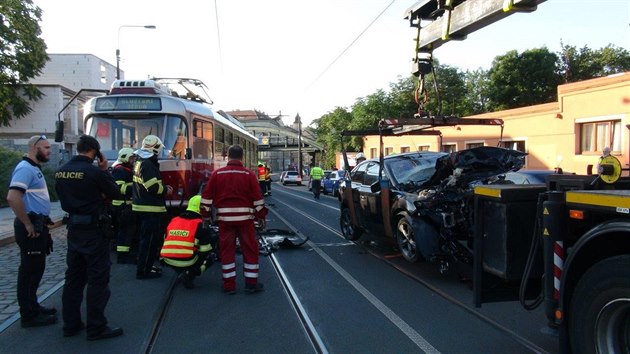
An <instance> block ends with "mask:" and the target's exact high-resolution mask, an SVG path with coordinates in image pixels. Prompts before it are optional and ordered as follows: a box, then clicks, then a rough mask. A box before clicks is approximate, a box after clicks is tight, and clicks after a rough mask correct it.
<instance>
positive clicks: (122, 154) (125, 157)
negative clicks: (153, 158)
mask: <svg viewBox="0 0 630 354" xmlns="http://www.w3.org/2000/svg"><path fill="white" fill-rule="evenodd" d="M132 155H133V149H132V148H122V149H120V151H118V161H120V162H122V163H126V162H129V158H130V157H131V156H132Z"/></svg>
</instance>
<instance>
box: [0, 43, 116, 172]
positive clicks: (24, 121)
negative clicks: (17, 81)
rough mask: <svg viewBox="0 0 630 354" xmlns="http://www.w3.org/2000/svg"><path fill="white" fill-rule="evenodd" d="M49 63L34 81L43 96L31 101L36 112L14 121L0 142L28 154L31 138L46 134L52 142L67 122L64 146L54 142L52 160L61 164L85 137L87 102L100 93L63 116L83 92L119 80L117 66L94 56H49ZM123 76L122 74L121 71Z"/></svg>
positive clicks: (82, 98) (78, 102) (79, 101)
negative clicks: (57, 126)
mask: <svg viewBox="0 0 630 354" xmlns="http://www.w3.org/2000/svg"><path fill="white" fill-rule="evenodd" d="M48 56H49V58H50V59H49V61H48V62H47V63H46V66H45V67H44V68H43V69H42V73H41V75H40V76H38V77H36V78H34V79H32V80H31V81H30V82H31V83H32V84H35V85H37V86H38V88H39V90H40V91H41V92H42V93H43V96H42V98H41V99H40V100H38V101H35V102H33V101H31V102H30V103H29V106H30V107H31V109H32V112H31V113H30V114H28V115H27V116H25V117H23V118H21V119H14V120H12V121H11V126H10V127H4V128H2V131H0V143H1V144H2V145H3V146H6V147H9V148H11V149H14V150H23V151H26V143H27V141H28V138H29V137H31V136H33V135H39V134H43V135H46V136H47V137H48V139H49V140H50V141H51V143H52V142H53V140H54V137H55V122H57V121H58V120H59V119H61V120H63V121H64V141H63V146H61V144H59V143H53V156H52V159H51V161H57V162H59V161H61V160H63V159H64V155H65V154H67V153H73V151H74V145H75V143H76V141H77V139H78V137H79V136H80V135H81V134H83V123H82V117H83V103H85V101H87V99H89V98H90V97H93V96H98V95H100V93H98V92H94V91H86V92H82V93H80V94H79V95H78V96H77V97H76V99H74V101H73V102H72V103H71V104H70V105H69V106H68V107H67V108H66V109H65V110H64V111H63V113H62V114H61V117H60V116H59V113H60V112H61V110H62V109H63V108H64V106H65V105H66V104H68V102H70V100H71V99H72V98H73V97H74V96H75V95H77V93H79V91H80V90H82V89H89V90H108V89H109V88H110V87H111V85H112V83H113V82H114V81H115V80H116V66H115V65H112V64H110V63H108V62H106V61H104V60H103V59H100V58H99V57H97V56H94V55H92V54H48ZM121 75H122V72H121Z"/></svg>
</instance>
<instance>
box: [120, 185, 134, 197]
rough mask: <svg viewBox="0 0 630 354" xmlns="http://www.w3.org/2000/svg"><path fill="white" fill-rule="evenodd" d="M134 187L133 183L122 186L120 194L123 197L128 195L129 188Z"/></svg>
mask: <svg viewBox="0 0 630 354" xmlns="http://www.w3.org/2000/svg"><path fill="white" fill-rule="evenodd" d="M132 185H133V183H132V182H128V183H125V184H123V185H122V186H120V194H122V195H125V194H127V188H129V187H131V186H132Z"/></svg>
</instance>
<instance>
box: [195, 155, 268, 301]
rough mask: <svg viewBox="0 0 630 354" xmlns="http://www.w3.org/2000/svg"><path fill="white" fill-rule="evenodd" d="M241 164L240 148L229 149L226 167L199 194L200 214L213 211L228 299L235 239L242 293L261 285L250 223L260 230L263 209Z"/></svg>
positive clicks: (251, 175) (232, 288) (233, 290)
mask: <svg viewBox="0 0 630 354" xmlns="http://www.w3.org/2000/svg"><path fill="white" fill-rule="evenodd" d="M242 160H243V148H242V147H241V146H240V145H232V146H230V148H229V150H228V163H227V166H225V167H222V168H220V169H218V170H215V171H214V172H213V173H212V176H211V177H210V180H209V181H208V184H206V187H205V188H204V190H203V193H202V194H201V198H202V199H201V203H202V206H203V207H204V210H203V212H204V213H209V212H210V207H214V208H215V210H216V219H217V221H218V224H219V252H220V258H221V271H222V277H223V292H225V293H226V294H230V295H231V294H235V293H236V254H235V253H236V240H237V238H238V240H239V242H240V248H241V251H242V254H243V273H244V276H245V291H246V292H248V293H254V292H258V291H261V290H263V284H262V283H260V282H258V267H259V265H258V242H257V240H256V231H255V229H254V221H255V220H256V219H258V220H259V225H263V226H264V224H265V221H264V218H265V216H266V215H267V209H266V208H265V201H264V199H263V196H262V194H261V193H260V188H259V185H258V183H256V182H257V178H256V175H255V174H254V173H253V172H252V171H250V170H248V169H247V168H245V167H244V166H243V162H242ZM261 165H262V164H261ZM263 168H264V167H263Z"/></svg>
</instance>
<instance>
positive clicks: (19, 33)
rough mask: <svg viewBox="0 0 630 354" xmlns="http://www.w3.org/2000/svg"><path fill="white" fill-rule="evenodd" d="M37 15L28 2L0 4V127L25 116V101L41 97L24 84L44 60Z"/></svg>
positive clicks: (17, 0) (16, 0) (6, 0)
mask: <svg viewBox="0 0 630 354" xmlns="http://www.w3.org/2000/svg"><path fill="white" fill-rule="evenodd" d="M41 15H42V12H41V9H40V8H39V7H37V6H35V5H34V4H33V2H32V0H3V1H1V2H0V126H5V127H6V126H10V125H11V120H12V119H19V118H22V117H24V116H26V115H27V114H28V113H29V112H31V108H30V107H29V105H28V103H29V101H36V100H38V99H39V98H41V96H42V93H41V91H39V90H38V89H37V87H35V86H34V85H31V84H29V83H28V81H29V79H31V78H34V77H36V76H37V75H39V74H40V73H41V70H42V68H43V67H44V65H46V61H48V55H47V54H46V43H45V42H44V40H42V39H41V38H39V36H40V34H41V29H40V27H39V21H41Z"/></svg>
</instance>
